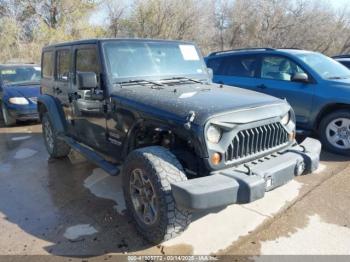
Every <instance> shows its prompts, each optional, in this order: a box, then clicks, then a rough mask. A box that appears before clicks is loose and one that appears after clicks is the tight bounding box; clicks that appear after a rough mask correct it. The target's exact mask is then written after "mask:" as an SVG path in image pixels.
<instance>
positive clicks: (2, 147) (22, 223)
mask: <svg viewBox="0 0 350 262" xmlns="http://www.w3.org/2000/svg"><path fill="white" fill-rule="evenodd" d="M28 128H29V129H30V132H24V130H27V129H28ZM0 152H1V153H0V213H2V214H3V215H4V216H5V219H6V220H7V221H8V222H10V223H13V224H15V225H17V226H18V227H19V228H20V229H21V230H23V231H25V232H26V233H28V234H29V235H30V237H27V238H25V239H21V240H18V242H19V243H20V245H23V250H22V248H21V249H20V250H19V253H20V254H23V253H24V254H26V247H28V248H29V247H32V245H35V244H33V239H36V238H39V239H41V240H44V241H46V242H47V243H45V246H36V248H34V247H32V250H41V251H42V249H44V250H45V251H47V252H48V253H51V254H54V255H57V256H67V257H94V256H99V255H104V254H107V253H125V252H127V253H130V252H137V251H143V250H145V249H150V248H152V247H154V245H152V244H150V243H149V242H147V241H146V240H144V239H143V238H142V236H140V235H139V234H138V233H137V232H136V230H135V227H134V224H133V221H132V220H131V219H130V217H129V216H128V215H127V214H126V213H125V211H123V210H120V209H118V205H119V207H120V205H121V202H123V199H121V197H120V194H119V193H120V192H121V191H122V189H121V186H120V177H109V176H106V175H105V173H103V171H101V170H100V169H99V168H97V167H96V166H94V165H93V164H91V163H89V162H87V161H85V160H84V159H83V158H79V157H76V156H75V155H74V154H72V155H70V156H69V157H66V158H62V159H57V160H53V159H49V158H48V155H47V152H46V149H45V146H44V143H43V140H42V137H41V128H40V126H39V125H36V126H30V125H29V124H28V125H24V126H16V127H11V128H3V125H2V123H1V122H0ZM322 159H323V160H325V159H326V160H325V161H332V160H329V159H334V160H335V161H338V160H339V156H336V155H332V154H329V153H326V152H324V153H322ZM92 178H93V179H92ZM116 194H119V198H118V197H114V195H116ZM110 196H112V197H110ZM221 210H222V209H220V208H219V209H215V210H210V211H205V212H197V213H194V215H193V219H192V220H193V221H194V222H195V221H196V220H198V219H200V218H202V217H203V216H206V215H207V214H208V213H216V212H220V211H221ZM79 226H80V227H79ZM81 228H85V229H88V231H89V230H90V233H88V232H87V231H84V230H83V231H81ZM91 230H92V231H91ZM91 232H92V233H91ZM11 234H12V232H10V231H9V232H7V231H6V232H3V233H2V234H1V235H0V241H3V240H4V239H6V238H7V237H8V236H10V235H11ZM72 234H73V235H75V237H73V238H72V237H67V235H72ZM38 242H39V241H38ZM2 243H6V242H2ZM37 245H39V244H37ZM9 248H10V247H9ZM11 248H12V249H13V247H11ZM28 252H29V251H28ZM155 253H159V254H160V253H161V246H157V247H154V249H152V254H155Z"/></svg>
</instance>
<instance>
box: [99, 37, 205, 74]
mask: <svg viewBox="0 0 350 262" xmlns="http://www.w3.org/2000/svg"><path fill="white" fill-rule="evenodd" d="M103 48H104V53H105V60H106V64H107V70H108V72H109V74H110V75H111V77H112V78H113V79H115V81H117V80H118V79H122V78H124V79H125V78H133V79H143V78H150V77H151V78H153V79H162V78H165V77H169V76H181V75H182V76H184V75H191V76H192V77H194V76H198V78H203V75H204V74H206V71H205V65H204V63H203V61H202V59H201V57H200V55H199V54H198V52H197V49H196V47H195V46H194V45H191V44H181V43H180V44H179V43H171V42H137V41H119V42H105V43H104V45H103ZM204 77H206V76H204Z"/></svg>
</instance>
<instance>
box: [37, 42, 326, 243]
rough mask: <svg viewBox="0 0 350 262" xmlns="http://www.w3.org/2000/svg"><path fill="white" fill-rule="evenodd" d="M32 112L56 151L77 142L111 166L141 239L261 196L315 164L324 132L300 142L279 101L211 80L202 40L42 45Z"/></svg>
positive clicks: (171, 232)
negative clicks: (38, 87) (35, 108)
mask: <svg viewBox="0 0 350 262" xmlns="http://www.w3.org/2000/svg"><path fill="white" fill-rule="evenodd" d="M41 90H42V95H41V96H40V97H39V99H38V112H39V114H40V119H42V126H43V136H44V141H45V145H46V148H47V150H48V153H49V155H50V156H51V157H53V158H60V157H64V156H66V155H67V154H68V153H69V151H70V149H71V148H73V149H75V150H78V151H79V152H81V153H82V154H83V155H85V156H86V157H87V158H88V159H90V160H91V161H93V162H94V163H96V164H97V165H98V166H100V167H101V168H102V169H104V170H105V171H106V172H108V173H109V174H111V175H117V174H118V173H119V172H120V170H119V168H118V166H117V165H118V164H120V163H122V164H123V168H122V170H121V171H122V172H121V173H122V176H123V177H122V180H123V189H124V195H125V200H126V205H127V208H128V210H129V213H130V215H131V217H132V218H133V220H134V221H135V224H136V227H137V229H138V230H139V232H141V234H142V235H143V236H145V237H146V238H147V239H148V240H150V241H152V242H161V241H163V240H166V239H170V238H172V237H174V236H176V235H177V234H179V233H181V232H182V231H183V230H184V229H185V228H186V227H187V226H188V224H189V223H190V221H191V212H192V211H195V210H203V209H211V208H215V207H223V206H226V205H229V204H232V203H247V202H251V201H254V200H256V199H259V198H262V197H263V196H264V194H265V191H269V190H272V189H274V188H276V187H278V186H280V185H282V184H284V183H286V182H287V181H289V180H291V179H293V177H294V176H295V175H301V174H307V173H310V172H312V171H313V170H315V169H316V168H317V166H318V163H319V154H320V149H321V145H320V142H319V141H317V140H314V139H306V140H305V141H304V142H303V143H302V145H300V146H299V145H298V144H297V143H296V142H295V117H294V112H293V110H292V108H291V107H290V105H289V104H288V103H287V102H286V101H283V100H280V99H277V98H274V97H271V96H267V95H264V94H259V93H256V92H252V91H248V90H244V89H239V88H231V87H226V86H222V85H217V84H212V83H211V81H210V77H209V74H208V71H207V68H206V66H205V63H204V60H203V58H202V57H201V55H200V53H199V52H198V49H197V47H196V46H195V45H194V44H192V43H189V42H180V41H162V40H143V39H138V40H135V39H134V40H131V39H129V40H128V39H119V40H118V39H109V40H106V39H105V40H102V39H101V40H99V39H97V40H83V41H76V42H70V43H63V44H57V45H52V46H48V47H45V48H44V49H43V52H42V80H41Z"/></svg>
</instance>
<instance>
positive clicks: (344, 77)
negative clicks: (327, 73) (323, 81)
mask: <svg viewBox="0 0 350 262" xmlns="http://www.w3.org/2000/svg"><path fill="white" fill-rule="evenodd" d="M347 78H349V76H331V77H328V79H347Z"/></svg>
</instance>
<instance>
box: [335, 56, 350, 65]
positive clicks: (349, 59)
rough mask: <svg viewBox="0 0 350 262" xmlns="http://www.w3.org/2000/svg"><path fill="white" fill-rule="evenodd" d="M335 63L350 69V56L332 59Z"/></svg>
mask: <svg viewBox="0 0 350 262" xmlns="http://www.w3.org/2000/svg"><path fill="white" fill-rule="evenodd" d="M332 58H333V59H334V60H335V61H338V62H339V63H341V64H343V65H345V66H346V67H347V68H350V55H337V56H333V57H332Z"/></svg>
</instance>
